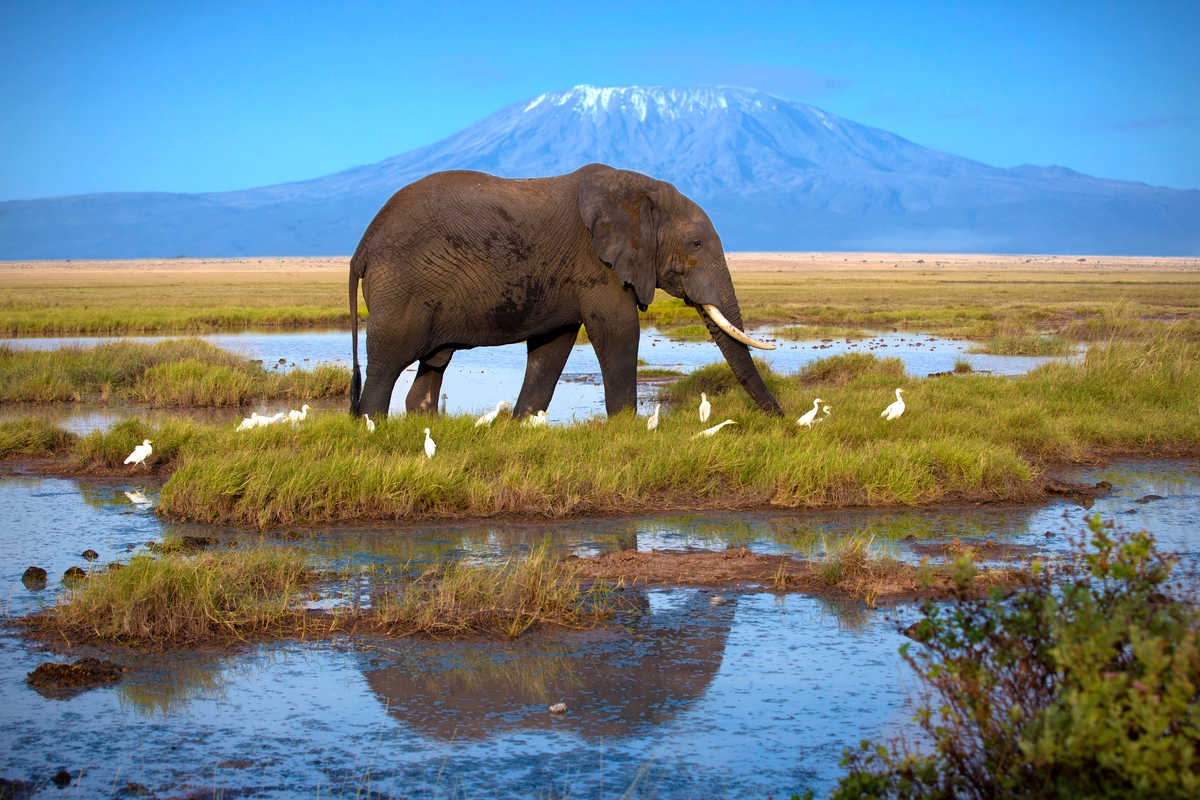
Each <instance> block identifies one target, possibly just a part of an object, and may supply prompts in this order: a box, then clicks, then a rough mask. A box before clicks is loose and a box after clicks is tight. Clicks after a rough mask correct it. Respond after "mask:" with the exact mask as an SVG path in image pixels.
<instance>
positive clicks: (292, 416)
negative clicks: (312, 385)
mask: <svg viewBox="0 0 1200 800" xmlns="http://www.w3.org/2000/svg"><path fill="white" fill-rule="evenodd" d="M287 416H288V420H289V421H290V422H291V423H292V424H293V425H298V424H300V423H301V422H303V421H304V418H305V417H307V416H308V403H305V404H304V405H302V406H300V410H299V411H297V410H296V409H294V408H293V409H292V410H291V411H289V412H288V413H287Z"/></svg>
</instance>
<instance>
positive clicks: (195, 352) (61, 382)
mask: <svg viewBox="0 0 1200 800" xmlns="http://www.w3.org/2000/svg"><path fill="white" fill-rule="evenodd" d="M349 385H350V371H349V370H347V369H345V368H344V367H336V366H332V365H329V364H321V365H318V366H316V367H314V368H313V369H311V370H292V371H287V372H271V371H268V370H266V369H264V368H263V367H262V364H261V363H258V362H255V361H251V360H250V359H247V358H243V357H242V356H238V355H235V354H233V353H230V352H228V351H225V350H222V349H220V348H218V347H216V346H215V345H212V344H209V343H208V342H205V341H202V340H200V339H173V340H170V341H164V342H158V343H155V344H144V343H140V342H128V341H117V342H108V343H104V344H99V345H96V346H94V347H64V348H61V349H58V350H16V349H13V348H10V347H6V346H0V402H31V403H54V402H72V401H75V402H78V401H82V400H99V401H101V402H105V401H117V402H125V403H141V404H146V405H154V406H240V405H245V404H246V403H249V402H251V401H252V400H256V399H262V398H271V399H295V400H309V399H314V398H318V397H337V396H341V395H345V394H346V392H347V390H348V387H349Z"/></svg>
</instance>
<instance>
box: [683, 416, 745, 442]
mask: <svg viewBox="0 0 1200 800" xmlns="http://www.w3.org/2000/svg"><path fill="white" fill-rule="evenodd" d="M726 425H737V420H732V419H727V420H725V421H724V422H722V423H721V424H719V425H713V426H712V427H711V428H705V429H704V430H702V431H700V432H699V433H697V434H696V435H695V436H693V437H692V438H693V439H699V438H700V437H701V436H706V437H707V436H712V435H713V434H714V433H716V432H717V431H719V430H721V428H724V427H725V426H726Z"/></svg>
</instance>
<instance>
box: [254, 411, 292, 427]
mask: <svg viewBox="0 0 1200 800" xmlns="http://www.w3.org/2000/svg"><path fill="white" fill-rule="evenodd" d="M285 419H287V412H286V411H280V412H278V413H276V414H272V415H271V416H269V417H263V418H262V420H260V421H259V423H258V424H259V425H274V424H275V423H276V422H283V421H284V420H285Z"/></svg>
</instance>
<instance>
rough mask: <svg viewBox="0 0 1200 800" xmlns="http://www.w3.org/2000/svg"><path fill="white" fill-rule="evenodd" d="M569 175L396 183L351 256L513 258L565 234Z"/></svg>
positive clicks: (574, 214)
mask: <svg viewBox="0 0 1200 800" xmlns="http://www.w3.org/2000/svg"><path fill="white" fill-rule="evenodd" d="M572 177H573V176H571V175H560V176H555V177H550V178H498V177H496V176H495V175H489V174H487V173H485V172H475V171H471V170H450V171H446V172H435V173H433V174H431V175H428V176H426V177H424V178H421V179H420V180H418V181H414V182H413V183H410V184H408V185H407V186H405V187H404V188H403V189H400V190H399V191H398V192H396V193H395V194H394V195H392V197H391V198H390V199H389V200H388V201H387V203H386V204H384V206H383V208H382V209H380V211H379V213H378V214H376V215H375V218H374V220H372V222H371V224H370V225H369V226H368V228H367V231H366V232H365V233H364V234H363V238H362V241H361V242H360V243H359V246H358V251H357V252H356V254H355V258H354V262H355V263H356V264H359V265H361V266H360V267H359V268H360V270H361V271H362V272H365V270H366V268H367V266H368V265H370V264H372V263H375V262H378V261H380V260H387V261H389V262H392V263H395V262H396V261H397V259H398V257H399V258H403V259H407V260H417V261H424V262H426V263H430V262H433V261H442V260H444V259H452V260H456V261H462V260H464V259H465V260H469V261H474V260H478V261H481V262H485V263H488V264H490V265H492V266H494V267H499V266H501V264H510V265H511V264H516V263H520V262H522V261H523V260H525V259H526V258H528V257H531V256H532V255H533V254H534V253H535V252H538V253H541V255H545V253H544V249H545V244H546V242H548V241H551V242H553V241H561V240H563V239H567V238H570V236H569V235H566V236H564V234H566V233H567V231H566V230H564V229H569V228H572V227H573V226H575V225H582V223H581V222H579V214H578V208H577V204H576V203H575V202H574V200H575V196H576V191H575V189H574V188H573V186H572V184H571V182H570V179H571V178H572Z"/></svg>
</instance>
